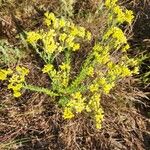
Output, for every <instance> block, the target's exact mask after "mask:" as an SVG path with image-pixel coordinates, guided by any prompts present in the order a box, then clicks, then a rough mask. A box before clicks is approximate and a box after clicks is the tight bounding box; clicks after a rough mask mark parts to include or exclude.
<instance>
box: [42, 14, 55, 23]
mask: <svg viewBox="0 0 150 150" xmlns="http://www.w3.org/2000/svg"><path fill="white" fill-rule="evenodd" d="M44 15H45V17H46V18H47V19H49V20H51V21H55V19H56V17H55V15H54V13H52V12H51V13H49V12H46V13H45V14H44Z"/></svg>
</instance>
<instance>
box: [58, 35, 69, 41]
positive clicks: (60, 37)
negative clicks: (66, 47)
mask: <svg viewBox="0 0 150 150" xmlns="http://www.w3.org/2000/svg"><path fill="white" fill-rule="evenodd" d="M66 38H67V34H66V33H62V34H60V36H59V40H60V41H62V42H64V41H65V39H66Z"/></svg>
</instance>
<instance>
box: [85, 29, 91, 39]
mask: <svg viewBox="0 0 150 150" xmlns="http://www.w3.org/2000/svg"><path fill="white" fill-rule="evenodd" d="M86 38H87V40H89V41H90V40H91V38H92V34H91V33H90V32H89V31H87V32H86Z"/></svg>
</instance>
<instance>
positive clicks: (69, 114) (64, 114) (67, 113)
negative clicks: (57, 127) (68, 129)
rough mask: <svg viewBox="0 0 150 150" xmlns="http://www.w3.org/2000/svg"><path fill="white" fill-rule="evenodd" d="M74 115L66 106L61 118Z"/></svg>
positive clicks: (68, 117) (69, 117)
mask: <svg viewBox="0 0 150 150" xmlns="http://www.w3.org/2000/svg"><path fill="white" fill-rule="evenodd" d="M73 117H74V114H73V113H72V110H71V108H68V107H66V108H65V109H64V113H63V118H64V119H71V118H73Z"/></svg>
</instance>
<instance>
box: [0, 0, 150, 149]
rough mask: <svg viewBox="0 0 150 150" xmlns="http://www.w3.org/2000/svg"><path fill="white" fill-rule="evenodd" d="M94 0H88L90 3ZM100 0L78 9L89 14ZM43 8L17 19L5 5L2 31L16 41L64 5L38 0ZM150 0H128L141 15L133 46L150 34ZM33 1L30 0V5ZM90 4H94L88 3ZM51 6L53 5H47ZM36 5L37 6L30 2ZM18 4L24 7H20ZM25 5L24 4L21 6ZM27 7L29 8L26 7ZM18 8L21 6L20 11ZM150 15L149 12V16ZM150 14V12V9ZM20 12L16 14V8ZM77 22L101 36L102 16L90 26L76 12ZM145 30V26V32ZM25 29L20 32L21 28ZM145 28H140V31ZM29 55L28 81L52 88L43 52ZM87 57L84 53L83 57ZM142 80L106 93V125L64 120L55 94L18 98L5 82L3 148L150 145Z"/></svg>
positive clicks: (0, 122)
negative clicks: (149, 17) (98, 126)
mask: <svg viewBox="0 0 150 150" xmlns="http://www.w3.org/2000/svg"><path fill="white" fill-rule="evenodd" d="M87 2H88V3H87ZM96 2H97V1H94V0H93V1H87V0H84V1H82V2H81V1H79V2H78V3H76V4H75V8H76V11H75V12H76V13H78V10H80V12H82V13H85V12H88V11H90V10H94V9H95V4H96ZM36 3H38V4H39V5H40V6H41V9H40V10H37V9H36V10H35V9H34V11H32V13H31V12H30V13H24V11H25V10H24V11H20V10H17V11H19V12H20V14H19V16H18V17H17V18H16V16H15V20H14V18H13V17H12V15H10V13H9V11H6V10H9V9H10V8H7V7H6V8H5V13H6V14H5V15H3V14H4V12H1V14H0V18H2V19H1V21H0V26H1V27H2V28H0V34H1V36H3V37H5V38H8V39H9V41H11V42H12V43H15V41H16V39H15V38H14V37H15V35H16V34H17V33H18V32H21V31H23V30H28V29H34V28H36V27H39V26H40V25H41V24H40V20H41V16H42V15H43V12H44V11H45V10H52V11H56V12H57V10H58V6H59V4H58V3H57V2H56V1H55V0H52V1H48V0H44V1H37V2H36ZM146 3H148V1H144V2H143V3H142V2H140V1H138V0H133V1H130V3H128V7H131V8H134V10H135V12H136V13H137V22H136V23H135V24H134V28H133V32H134V37H133V39H132V40H131V43H133V48H134V47H137V43H138V40H140V42H141V43H142V41H143V40H145V39H147V38H148V32H147V31H145V28H146V27H147V25H148V24H147V23H146V24H145V25H146V26H145V27H144V26H143V22H144V23H145V21H146V20H144V18H143V17H141V16H143V15H144V16H145V17H146V13H147V15H148V12H144V11H145V10H146V9H144V10H142V9H143V7H142V6H143V5H144V6H145V7H147V4H146ZM26 4H30V3H26ZM87 4H88V5H87ZM47 6H48V7H47ZM30 7H32V8H33V5H31V4H30ZM14 8H17V9H18V6H17V5H14ZM19 8H20V7H19ZM25 8H26V7H25ZM15 10H16V9H15ZM144 13H145V14H144ZM149 14H150V13H149ZM14 15H16V12H15V11H14ZM75 18H76V22H78V23H79V24H81V25H83V26H85V27H87V28H89V30H91V31H92V33H95V36H96V35H97V33H98V31H97V30H95V28H96V29H97V25H98V26H99V28H101V24H100V22H101V20H102V19H99V20H94V22H92V23H91V24H92V26H91V24H87V25H85V24H84V17H82V18H81V19H79V18H78V16H75ZM93 24H94V25H93ZM141 28H142V29H143V30H141ZM19 29H20V30H19ZM139 30H140V31H139ZM28 53H29V56H27V58H26V59H25V60H22V63H23V64H24V66H27V67H28V68H29V69H30V71H31V72H30V75H29V78H28V82H30V83H32V84H36V85H37V81H38V84H39V85H41V86H45V87H46V86H49V84H48V83H49V79H48V78H47V77H46V76H45V75H43V74H41V72H40V68H41V67H42V65H43V63H42V62H40V61H39V58H38V56H34V55H33V52H32V50H30V51H29V52H28ZM81 56H82V55H80V56H78V57H81ZM138 86H139V85H137V81H136V80H135V79H134V78H128V79H126V80H124V81H122V82H120V83H118V86H117V87H116V89H114V91H112V94H111V96H107V97H106V96H103V98H102V105H103V107H104V111H105V112H106V113H105V120H104V122H103V129H102V130H100V131H98V130H96V129H95V127H94V125H93V122H92V121H91V119H90V118H88V119H87V117H85V114H83V115H82V116H77V117H76V118H74V119H72V120H69V121H66V120H64V119H63V118H62V115H61V113H62V112H61V109H60V108H59V107H58V106H56V105H55V103H54V102H53V99H51V98H50V97H48V96H46V95H43V94H39V93H31V92H29V91H26V92H24V93H23V96H22V97H21V98H19V99H14V98H12V96H11V93H10V92H9V91H7V90H6V83H5V82H0V89H1V90H0V97H1V98H0V149H2V150H3V149H11V150H16V149H18V150H37V149H38V150H51V149H52V150H53V149H54V150H62V149H65V150H90V149H93V150H112V149H113V150H119V149H120V150H127V149H135V150H144V149H149V148H150V145H149V143H148V140H150V133H149V132H150V129H149V126H150V120H149V118H148V116H146V115H145V114H144V113H145V111H146V110H148V108H150V107H149V106H150V103H149V100H147V97H146V95H145V93H144V92H141V91H140V90H139V88H136V87H138Z"/></svg>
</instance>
